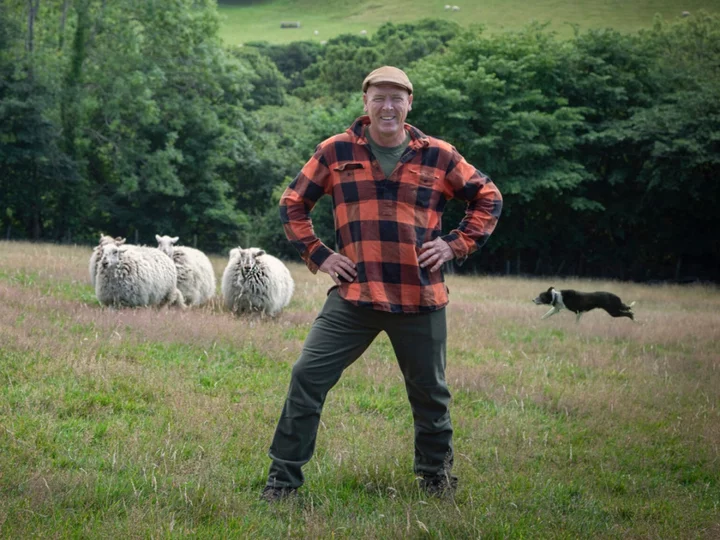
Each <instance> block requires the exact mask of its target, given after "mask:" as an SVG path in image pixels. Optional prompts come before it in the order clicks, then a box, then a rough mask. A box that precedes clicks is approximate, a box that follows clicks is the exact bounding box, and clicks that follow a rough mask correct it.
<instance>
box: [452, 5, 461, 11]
mask: <svg viewBox="0 0 720 540" xmlns="http://www.w3.org/2000/svg"><path fill="white" fill-rule="evenodd" d="M452 10H453V11H460V8H459V7H458V6H453V7H452Z"/></svg>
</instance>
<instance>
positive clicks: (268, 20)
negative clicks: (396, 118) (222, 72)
mask: <svg viewBox="0 0 720 540" xmlns="http://www.w3.org/2000/svg"><path fill="white" fill-rule="evenodd" d="M454 2H457V4H456V5H457V6H458V7H460V10H459V11H446V10H445V5H446V4H454ZM219 8H220V13H221V14H222V15H223V16H224V21H223V25H222V30H221V35H222V38H223V39H224V41H225V42H227V43H230V44H240V43H246V42H248V41H256V40H265V41H269V42H271V43H288V42H291V41H300V40H309V41H318V42H320V41H322V40H327V39H330V38H332V37H335V36H337V35H339V34H345V33H359V32H361V31H362V30H366V31H367V32H368V34H370V35H371V34H372V33H373V32H374V31H375V30H376V29H377V28H378V27H379V26H380V25H382V24H383V23H386V22H393V23H403V22H412V21H416V20H418V19H421V18H424V17H429V18H434V19H444V20H453V21H457V22H459V23H460V24H461V25H463V26H467V25H470V24H484V25H485V26H486V27H487V31H488V32H502V31H506V30H518V29H520V28H522V27H523V26H525V25H527V24H528V23H529V22H531V21H533V20H536V21H541V22H549V23H550V28H552V29H553V30H555V31H557V32H558V33H559V34H560V35H564V36H570V35H571V34H572V25H578V26H579V27H580V28H581V29H589V28H605V27H611V28H614V29H616V30H621V31H633V30H638V29H640V28H648V27H649V26H650V25H651V24H652V21H653V17H654V16H655V14H660V15H661V16H662V17H663V18H665V19H667V20H671V19H674V18H677V17H680V16H681V14H682V12H683V11H689V12H690V13H691V15H692V13H693V12H694V11H698V10H705V11H708V12H712V13H717V12H718V11H720V0H682V1H681V0H630V1H627V0H624V1H623V0H534V1H533V2H528V1H526V0H482V1H477V0H470V1H467V0H453V2H449V1H446V0H394V1H392V2H377V1H376V0H325V1H323V2H319V1H317V0H258V1H253V0H221V1H220V2H219ZM283 21H299V22H300V24H301V27H300V28H297V29H282V28H280V23H281V22H283ZM315 30H317V31H318V34H317V35H315V33H314V32H315Z"/></svg>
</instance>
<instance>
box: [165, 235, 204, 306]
mask: <svg viewBox="0 0 720 540" xmlns="http://www.w3.org/2000/svg"><path fill="white" fill-rule="evenodd" d="M155 240H157V243H158V249H159V250H160V251H162V252H163V253H165V254H166V255H167V256H168V257H170V259H172V261H173V262H174V263H175V269H176V270H177V288H178V290H179V291H180V292H181V293H182V295H183V299H184V300H185V305H186V306H197V305H201V304H205V303H206V302H208V301H209V300H210V299H212V298H213V297H214V296H215V270H214V269H213V266H212V264H211V263H210V259H208V258H207V256H206V255H205V254H204V253H203V252H202V251H200V250H198V249H195V248H191V247H187V246H175V243H176V242H177V241H178V240H179V238H178V237H177V236H174V237H172V238H171V237H169V236H167V235H165V236H160V235H157V234H156V235H155Z"/></svg>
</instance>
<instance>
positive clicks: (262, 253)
mask: <svg viewBox="0 0 720 540" xmlns="http://www.w3.org/2000/svg"><path fill="white" fill-rule="evenodd" d="M261 255H265V250H262V249H261V250H259V251H258V252H257V253H256V254H255V258H256V259H257V258H258V257H260V256H261Z"/></svg>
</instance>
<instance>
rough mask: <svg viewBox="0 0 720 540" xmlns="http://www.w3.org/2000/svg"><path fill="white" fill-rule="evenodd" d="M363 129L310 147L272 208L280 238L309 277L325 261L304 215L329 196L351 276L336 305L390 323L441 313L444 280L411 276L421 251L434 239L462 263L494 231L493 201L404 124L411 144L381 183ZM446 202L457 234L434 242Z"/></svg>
mask: <svg viewBox="0 0 720 540" xmlns="http://www.w3.org/2000/svg"><path fill="white" fill-rule="evenodd" d="M369 123H370V119H369V118H368V117H367V116H362V117H360V118H358V119H357V120H356V121H355V122H354V123H353V125H352V126H351V127H350V128H349V129H348V130H347V131H346V132H345V133H341V134H338V135H335V136H333V137H330V138H329V139H327V140H325V141H323V142H322V143H320V144H319V145H318V147H317V149H316V151H315V154H314V155H313V157H312V158H311V159H310V161H308V162H307V163H306V164H305V166H304V167H303V168H302V170H301V171H300V174H298V175H297V177H296V178H295V180H293V182H292V183H291V184H290V185H289V186H288V188H287V189H286V190H285V192H284V193H283V196H282V198H281V200H280V217H281V219H282V222H283V226H284V227H285V234H286V235H287V237H288V239H289V240H290V241H291V242H292V243H293V245H294V246H295V247H296V248H297V249H298V251H300V253H301V256H302V258H303V260H304V261H305V263H306V264H307V266H308V268H310V270H311V271H312V272H313V273H315V272H317V270H318V267H319V266H321V265H322V264H323V262H325V259H327V258H328V257H329V256H330V255H331V254H332V253H333V251H332V250H331V249H330V248H328V247H327V246H326V245H325V244H323V243H322V242H321V241H320V239H319V238H318V237H317V236H315V233H314V231H313V227H312V222H311V220H310V211H311V210H312V208H313V206H315V203H316V202H317V201H318V199H319V198H320V197H322V196H323V195H325V194H327V195H331V196H332V199H333V206H334V209H335V242H336V245H337V249H338V251H339V252H340V253H341V254H343V255H345V256H346V257H347V258H349V259H350V260H352V261H353V262H354V263H355V265H356V270H357V278H356V279H355V280H354V281H352V282H350V283H345V282H343V284H342V286H341V287H340V291H339V293H340V296H341V297H342V298H344V299H345V300H348V301H349V302H352V303H353V304H355V305H358V306H366V307H371V308H373V309H378V310H382V311H390V312H395V313H418V312H426V311H434V310H437V309H440V308H442V307H443V306H445V305H447V303H448V295H447V289H446V287H445V284H444V278H443V274H442V271H438V272H433V273H431V272H430V271H429V267H428V268H421V267H420V265H419V264H418V255H419V253H420V246H422V245H423V244H424V243H425V242H429V241H431V240H434V239H435V238H437V237H438V236H441V237H442V239H443V240H445V241H446V242H447V243H448V244H449V245H450V247H451V248H452V250H453V253H454V254H455V257H456V258H457V259H459V260H464V259H465V258H466V257H467V256H468V255H469V254H470V253H472V252H474V251H475V250H477V249H478V248H479V247H481V246H482V245H483V244H484V243H485V242H486V241H487V239H488V237H489V236H490V234H491V233H492V232H493V230H494V229H495V225H496V224H497V221H498V218H499V217H500V212H501V210H502V196H501V195H500V191H499V190H498V189H497V187H496V186H495V184H494V183H493V182H492V180H490V178H488V177H487V176H485V175H483V174H482V173H480V172H479V171H478V170H477V169H476V168H475V167H473V166H472V165H470V164H469V163H468V162H467V161H465V159H464V158H463V157H462V156H461V155H460V154H459V153H458V152H457V150H455V148H454V147H453V146H452V145H450V144H448V143H446V142H444V141H441V140H439V139H435V138H433V137H428V136H426V135H424V134H423V133H422V132H421V131H419V130H418V129H416V128H414V127H413V126H411V125H409V124H405V130H406V131H407V132H408V133H409V134H410V138H411V140H410V143H409V144H408V147H407V148H406V149H405V152H404V153H403V155H402V157H401V158H400V162H399V163H398V165H397V167H396V168H395V170H394V171H393V172H392V174H391V175H390V176H389V177H388V178H386V177H385V175H384V174H383V172H382V169H381V168H380V164H379V163H378V161H377V160H376V159H375V158H374V157H373V155H372V152H371V150H370V145H369V144H368V140H367V138H366V137H365V130H366V129H367V126H368V125H369ZM453 198H456V199H461V200H464V201H467V203H468V205H467V211H466V213H465V217H464V218H463V220H462V222H461V223H460V225H459V226H458V227H457V229H454V230H453V231H451V232H450V233H449V234H447V235H445V236H442V235H441V220H442V214H443V210H444V208H445V204H446V203H447V201H448V200H450V199H453Z"/></svg>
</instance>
